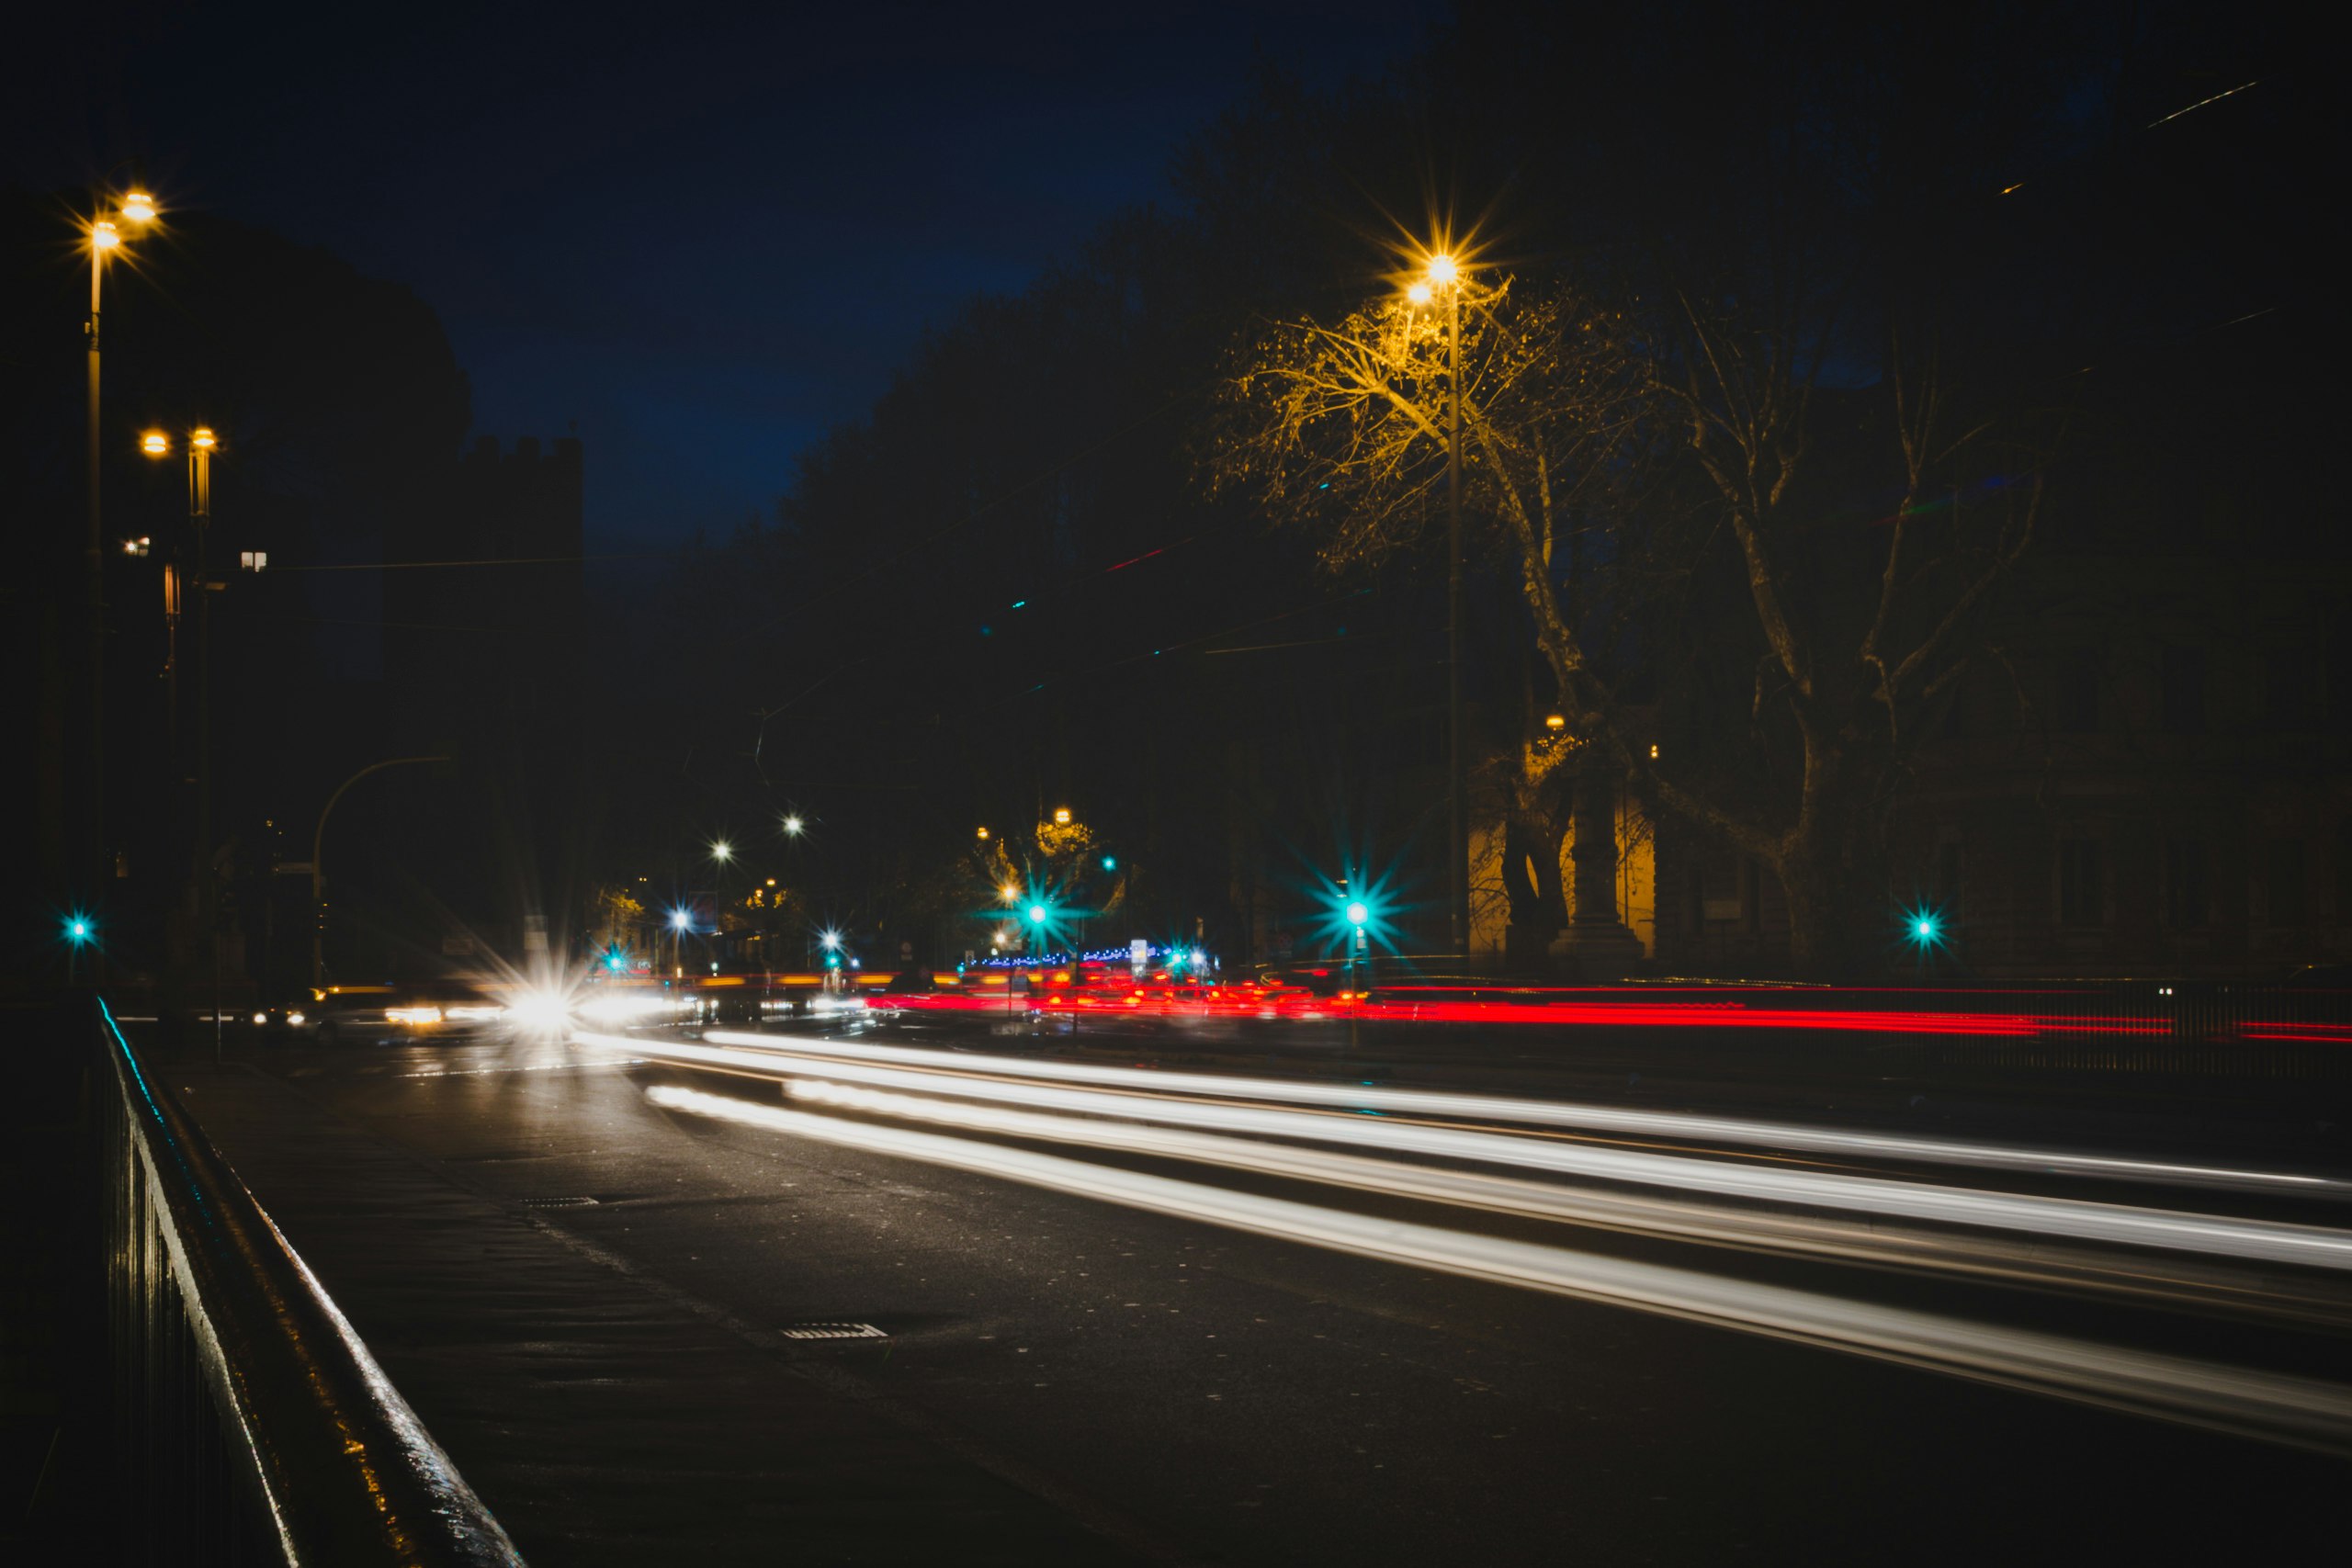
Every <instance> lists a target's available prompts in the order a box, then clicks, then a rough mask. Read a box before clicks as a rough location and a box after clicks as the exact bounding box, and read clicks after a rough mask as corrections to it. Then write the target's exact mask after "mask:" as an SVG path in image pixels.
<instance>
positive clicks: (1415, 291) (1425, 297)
mask: <svg viewBox="0 0 2352 1568" xmlns="http://www.w3.org/2000/svg"><path fill="white" fill-rule="evenodd" d="M1405 298H1406V299H1409V300H1411V301H1412V302H1413V303H1414V304H1416V305H1426V304H1428V303H1429V302H1430V300H1431V299H1435V298H1436V296H1435V295H1433V294H1431V293H1430V286H1429V285H1428V284H1426V283H1416V284H1414V285H1413V286H1412V287H1411V288H1408V289H1406V290H1405Z"/></svg>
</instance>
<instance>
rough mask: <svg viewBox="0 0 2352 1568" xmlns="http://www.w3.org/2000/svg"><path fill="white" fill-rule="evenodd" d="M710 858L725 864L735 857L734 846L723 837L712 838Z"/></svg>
mask: <svg viewBox="0 0 2352 1568" xmlns="http://www.w3.org/2000/svg"><path fill="white" fill-rule="evenodd" d="M710 858H711V859H713V860H715V861H717V862H718V863H719V864H721V865H725V864H726V863H728V862H729V861H730V860H733V859H734V858H735V846H734V845H732V844H730V843H729V842H728V841H727V840H724V839H718V840H713V841H712V843H711V846H710Z"/></svg>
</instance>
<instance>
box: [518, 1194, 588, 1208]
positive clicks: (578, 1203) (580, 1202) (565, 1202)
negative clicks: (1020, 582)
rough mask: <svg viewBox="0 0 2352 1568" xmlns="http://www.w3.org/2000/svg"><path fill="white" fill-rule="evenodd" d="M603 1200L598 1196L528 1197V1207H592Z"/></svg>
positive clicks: (526, 1203) (526, 1205) (526, 1200)
mask: <svg viewBox="0 0 2352 1568" xmlns="http://www.w3.org/2000/svg"><path fill="white" fill-rule="evenodd" d="M601 1201H603V1200H602V1199H598V1198H585V1197H582V1198H526V1199H524V1200H523V1207H525V1208H526V1209H591V1208H594V1207H595V1206H596V1204H598V1203H599V1202H601Z"/></svg>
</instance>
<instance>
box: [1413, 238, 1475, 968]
mask: <svg viewBox="0 0 2352 1568" xmlns="http://www.w3.org/2000/svg"><path fill="white" fill-rule="evenodd" d="M1440 294H1442V295H1444V296H1445V384H1446V404H1447V407H1446V413H1445V556H1446V567H1445V822H1446V921H1447V925H1448V926H1449V928H1450V934H1451V936H1452V938H1453V955H1454V956H1455V957H1457V958H1466V957H1467V956H1468V955H1469V952H1470V946H1469V940H1470V879H1469V859H1470V822H1469V815H1468V802H1467V801H1466V800H1465V799H1464V795H1463V789H1462V268H1461V265H1460V264H1459V263H1457V262H1456V261H1455V260H1454V259H1453V256H1452V255H1451V254H1447V253H1445V252H1443V251H1440V252H1438V253H1437V254H1434V255H1431V256H1430V258H1429V261H1428V264H1427V265H1426V266H1425V268H1424V270H1423V275H1422V277H1421V278H1420V279H1419V281H1417V282H1415V283H1414V284H1413V285H1412V287H1411V288H1409V289H1408V298H1409V299H1411V300H1412V302H1413V303H1414V304H1416V305H1427V304H1429V303H1430V302H1431V301H1432V300H1433V299H1435V298H1436V297H1437V296H1438V295H1440Z"/></svg>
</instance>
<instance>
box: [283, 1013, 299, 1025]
mask: <svg viewBox="0 0 2352 1568" xmlns="http://www.w3.org/2000/svg"><path fill="white" fill-rule="evenodd" d="M286 1021H287V1022H288V1023H300V1022H301V1021H302V1015H301V1014H300V1013H299V1012H289V1013H288V1014H287V1015H286Z"/></svg>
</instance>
